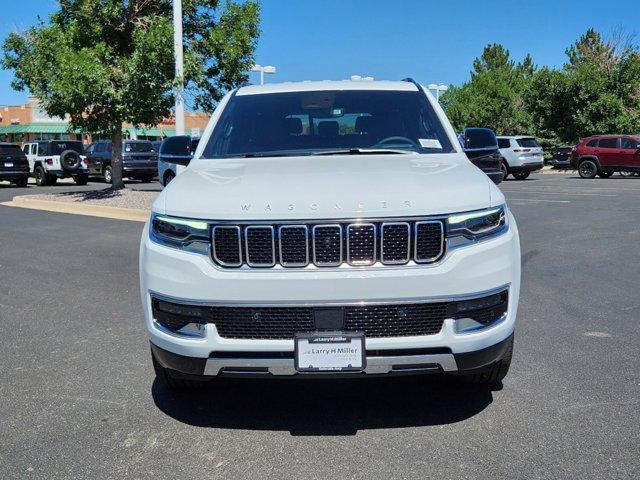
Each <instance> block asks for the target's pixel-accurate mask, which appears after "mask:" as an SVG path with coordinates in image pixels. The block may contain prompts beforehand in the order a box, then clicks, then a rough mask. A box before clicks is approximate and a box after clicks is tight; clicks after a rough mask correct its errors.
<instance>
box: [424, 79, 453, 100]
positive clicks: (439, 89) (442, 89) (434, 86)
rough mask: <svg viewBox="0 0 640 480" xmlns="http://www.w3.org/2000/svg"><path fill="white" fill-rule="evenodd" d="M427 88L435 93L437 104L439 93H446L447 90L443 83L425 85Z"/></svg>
mask: <svg viewBox="0 0 640 480" xmlns="http://www.w3.org/2000/svg"><path fill="white" fill-rule="evenodd" d="M427 88H428V89H429V90H435V91H436V100H438V102H439V101H440V92H446V91H447V90H449V87H448V86H446V85H445V84H444V83H430V84H429V85H427Z"/></svg>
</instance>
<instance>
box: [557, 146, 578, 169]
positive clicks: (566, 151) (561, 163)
mask: <svg viewBox="0 0 640 480" xmlns="http://www.w3.org/2000/svg"><path fill="white" fill-rule="evenodd" d="M572 149H573V147H568V146H564V147H556V148H554V150H553V167H554V168H558V169H561V168H571V150H572Z"/></svg>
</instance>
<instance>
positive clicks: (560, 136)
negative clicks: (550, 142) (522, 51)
mask: <svg viewBox="0 0 640 480" xmlns="http://www.w3.org/2000/svg"><path fill="white" fill-rule="evenodd" d="M566 54H567V62H566V63H565V65H564V66H563V68H562V70H551V69H548V68H544V69H542V70H540V71H539V72H537V73H536V74H535V75H534V78H533V80H532V82H531V85H530V89H529V90H528V92H527V95H526V98H525V104H526V108H527V110H528V111H530V112H531V114H532V117H533V118H535V119H536V130H537V131H538V133H539V134H543V135H547V136H549V137H553V138H556V139H557V140H558V141H559V142H562V143H575V142H577V141H578V140H579V139H580V138H583V137H586V136H589V135H594V134H605V133H638V131H640V52H639V51H638V49H637V47H635V46H634V44H633V37H631V36H628V35H625V34H624V32H622V31H621V30H617V31H615V32H614V33H613V35H612V36H611V38H610V39H608V40H605V39H603V38H602V36H601V35H600V33H598V32H597V31H596V30H594V29H588V30H587V31H586V32H585V33H584V34H583V35H582V36H581V37H580V38H579V39H578V40H577V41H576V42H575V43H574V44H573V45H571V46H570V47H569V48H568V49H567V50H566Z"/></svg>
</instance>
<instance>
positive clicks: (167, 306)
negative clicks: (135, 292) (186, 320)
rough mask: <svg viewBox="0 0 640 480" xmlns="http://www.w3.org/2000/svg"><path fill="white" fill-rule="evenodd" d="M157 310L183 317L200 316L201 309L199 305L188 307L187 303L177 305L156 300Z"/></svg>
mask: <svg viewBox="0 0 640 480" xmlns="http://www.w3.org/2000/svg"><path fill="white" fill-rule="evenodd" d="M158 310H160V311H161V312H165V313H170V314H172V315H180V316H183V317H195V318H202V317H203V315H202V310H201V309H200V308H199V307H189V306H187V305H179V304H176V303H168V302H163V301H158Z"/></svg>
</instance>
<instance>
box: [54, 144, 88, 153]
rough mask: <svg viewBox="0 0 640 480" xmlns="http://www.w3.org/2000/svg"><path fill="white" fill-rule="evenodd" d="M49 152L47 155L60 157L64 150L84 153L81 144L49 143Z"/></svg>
mask: <svg viewBox="0 0 640 480" xmlns="http://www.w3.org/2000/svg"><path fill="white" fill-rule="evenodd" d="M50 148H51V151H50V152H49V155H60V154H61V153H62V152H64V151H65V150H75V151H76V152H78V153H84V148H83V147H82V142H51V147H50Z"/></svg>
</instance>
